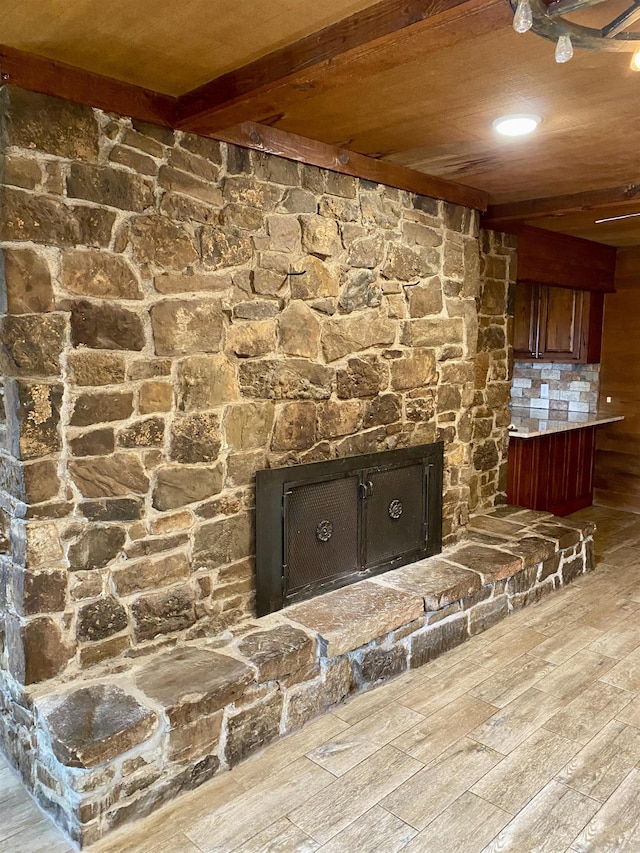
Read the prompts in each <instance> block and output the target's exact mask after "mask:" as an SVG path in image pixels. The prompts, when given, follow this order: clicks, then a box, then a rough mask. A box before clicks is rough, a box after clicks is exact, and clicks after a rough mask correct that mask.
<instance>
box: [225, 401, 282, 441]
mask: <svg viewBox="0 0 640 853" xmlns="http://www.w3.org/2000/svg"><path fill="white" fill-rule="evenodd" d="M274 411H275V407H274V405H273V403H238V404H236V405H233V406H229V407H228V408H227V410H226V412H225V417H224V431H225V436H226V440H227V444H228V445H229V447H230V448H232V449H234V450H252V449H254V448H263V447H265V446H267V445H268V444H269V439H270V436H271V429H272V427H273V418H274Z"/></svg>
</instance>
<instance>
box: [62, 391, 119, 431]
mask: <svg viewBox="0 0 640 853" xmlns="http://www.w3.org/2000/svg"><path fill="white" fill-rule="evenodd" d="M132 414H133V394H131V393H120V392H112V393H108V392H103V393H96V394H80V396H79V397H78V398H77V400H76V402H75V405H74V407H73V414H72V415H71V421H70V423H71V426H91V425H92V424H95V423H102V422H104V421H122V420H125V419H126V418H129V417H131V415H132Z"/></svg>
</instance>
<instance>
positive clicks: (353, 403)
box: [317, 400, 362, 439]
mask: <svg viewBox="0 0 640 853" xmlns="http://www.w3.org/2000/svg"><path fill="white" fill-rule="evenodd" d="M361 421H362V406H361V404H360V403H359V402H358V401H357V400H344V401H342V400H340V401H334V400H328V401H327V402H326V403H320V404H318V424H317V436H318V438H319V439H323V438H339V437H340V436H342V435H353V433H355V432H356V431H357V430H358V427H359V426H360V423H361Z"/></svg>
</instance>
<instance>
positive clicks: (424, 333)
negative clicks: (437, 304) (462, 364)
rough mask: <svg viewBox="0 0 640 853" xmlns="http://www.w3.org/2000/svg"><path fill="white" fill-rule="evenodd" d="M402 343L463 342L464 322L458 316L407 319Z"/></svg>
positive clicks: (429, 344)
mask: <svg viewBox="0 0 640 853" xmlns="http://www.w3.org/2000/svg"><path fill="white" fill-rule="evenodd" d="M402 343H403V344H406V345H407V346H411V347H441V346H444V345H446V344H463V343H464V322H463V321H462V320H461V319H460V318H459V317H454V318H452V319H449V318H438V319H435V318H434V319H431V318H425V319H419V320H407V321H406V322H405V323H404V330H403V333H402Z"/></svg>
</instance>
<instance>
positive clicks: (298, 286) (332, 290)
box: [291, 255, 340, 299]
mask: <svg viewBox="0 0 640 853" xmlns="http://www.w3.org/2000/svg"><path fill="white" fill-rule="evenodd" d="M304 270H305V273H304V275H296V276H293V277H292V279H291V298H292V299H323V298H325V297H331V296H337V295H338V292H339V289H340V282H339V278H338V272H337V270H335V269H333V268H332V267H330V266H329V265H328V264H325V263H324V262H323V261H321V260H320V258H316V257H315V256H313V255H309V256H308V257H306V258H305V260H304Z"/></svg>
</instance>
